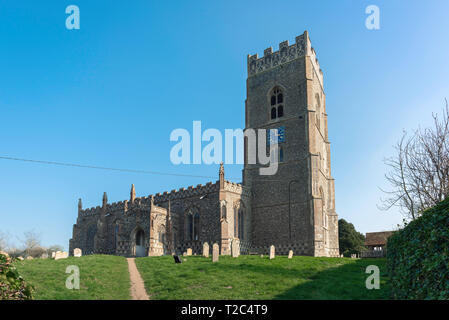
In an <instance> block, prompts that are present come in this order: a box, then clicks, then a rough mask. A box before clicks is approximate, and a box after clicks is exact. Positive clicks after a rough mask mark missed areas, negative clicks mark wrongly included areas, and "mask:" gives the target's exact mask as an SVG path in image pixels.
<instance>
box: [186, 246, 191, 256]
mask: <svg viewBox="0 0 449 320" xmlns="http://www.w3.org/2000/svg"><path fill="white" fill-rule="evenodd" d="M187 255H188V256H191V255H192V248H188V249H187Z"/></svg>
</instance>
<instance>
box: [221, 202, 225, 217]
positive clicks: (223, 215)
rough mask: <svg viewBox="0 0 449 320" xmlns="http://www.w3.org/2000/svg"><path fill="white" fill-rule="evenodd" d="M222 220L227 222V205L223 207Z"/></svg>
mask: <svg viewBox="0 0 449 320" xmlns="http://www.w3.org/2000/svg"><path fill="white" fill-rule="evenodd" d="M221 219H222V220H226V205H225V204H224V205H223V206H222V207H221Z"/></svg>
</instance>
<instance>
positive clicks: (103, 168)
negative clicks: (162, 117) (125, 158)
mask: <svg viewBox="0 0 449 320" xmlns="http://www.w3.org/2000/svg"><path fill="white" fill-rule="evenodd" d="M0 159H3V160H13V161H22V162H31V163H39V164H46V165H56V166H65V167H77V168H87V169H99V170H109V171H118V172H130V173H143V174H155V175H161V176H175V177H193V178H207V179H216V178H217V177H212V176H200V175H194V174H182V173H169V172H160V171H148V170H135V169H122V168H108V167H100V166H92V165H83V164H77V163H66V162H56V161H44V160H34V159H23V158H16V157H8V156H0Z"/></svg>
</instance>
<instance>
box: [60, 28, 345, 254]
mask: <svg viewBox="0 0 449 320" xmlns="http://www.w3.org/2000/svg"><path fill="white" fill-rule="evenodd" d="M247 69H248V71H247V72H248V76H247V82H246V85H247V97H246V100H245V130H246V129H255V130H270V129H277V130H278V132H279V133H282V134H280V135H279V137H280V138H279V139H278V140H277V141H276V143H277V144H278V145H277V146H278V152H277V156H278V170H277V172H276V174H274V175H260V173H259V169H260V168H261V167H263V165H261V164H257V163H252V162H251V161H248V146H247V141H245V153H244V168H243V177H242V183H241V184H239V183H234V182H231V181H228V180H226V178H225V168H224V166H223V164H221V165H220V170H219V174H218V180H217V181H213V182H208V183H206V184H205V185H197V186H195V187H194V186H190V187H188V188H181V189H179V190H172V191H170V192H164V193H157V194H155V195H149V196H147V197H141V198H136V192H135V188H134V185H133V186H132V187H131V192H130V197H129V199H127V200H124V201H121V202H116V203H108V199H107V195H106V193H104V195H103V203H102V205H101V206H97V207H95V208H89V209H83V207H82V203H81V200H79V203H78V217H77V220H76V224H74V225H73V236H72V239H70V241H69V254H70V255H73V250H74V249H75V248H80V249H81V250H82V251H83V254H112V255H121V256H126V257H142V256H160V255H164V254H172V253H178V254H179V253H182V252H185V251H186V250H187V248H191V249H192V252H193V253H197V254H201V250H202V246H203V244H204V243H205V242H207V243H208V244H209V245H210V246H212V244H214V243H217V244H218V245H219V247H220V254H222V255H229V254H231V246H232V247H233V248H239V250H240V253H241V254H256V253H257V254H261V253H268V251H269V247H270V246H271V245H274V246H275V247H276V253H277V254H287V253H288V251H289V250H293V252H294V254H295V255H309V256H325V257H337V256H339V247H338V216H337V213H336V211H335V187H334V179H333V178H332V175H331V157H330V142H329V137H328V130H327V113H326V99H325V94H324V87H323V72H322V70H321V68H320V65H319V62H318V59H317V56H316V52H315V50H314V49H313V47H312V46H311V42H310V38H309V34H308V32H307V31H305V32H304V33H303V34H302V35H300V36H298V37H296V39H295V43H293V44H289V42H288V41H284V42H281V43H280V44H279V50H278V51H273V49H272V48H271V47H270V48H268V49H266V50H264V54H263V56H262V57H259V56H258V54H255V55H248V57H247ZM269 143H270V141H269V139H268V140H267V145H268V144H269ZM259 144H260V143H258V144H257V146H256V149H257V147H258V145H259ZM256 152H258V150H256Z"/></svg>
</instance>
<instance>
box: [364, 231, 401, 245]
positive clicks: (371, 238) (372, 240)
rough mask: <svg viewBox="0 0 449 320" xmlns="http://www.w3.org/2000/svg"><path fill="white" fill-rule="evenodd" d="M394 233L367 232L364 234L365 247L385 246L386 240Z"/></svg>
mask: <svg viewBox="0 0 449 320" xmlns="http://www.w3.org/2000/svg"><path fill="white" fill-rule="evenodd" d="M393 232H394V231H382V232H368V233H366V238H365V246H381V245H386V244H387V239H388V237H390V236H391V235H392V234H393Z"/></svg>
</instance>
